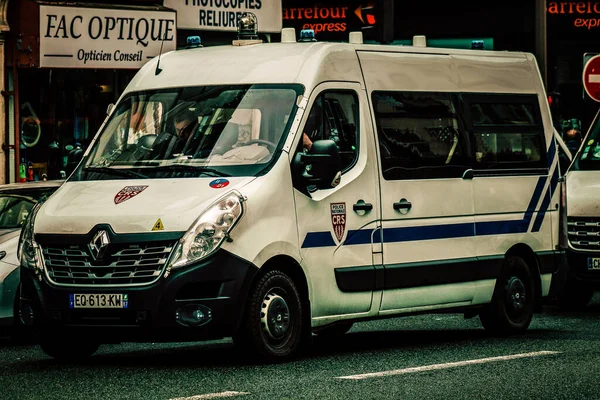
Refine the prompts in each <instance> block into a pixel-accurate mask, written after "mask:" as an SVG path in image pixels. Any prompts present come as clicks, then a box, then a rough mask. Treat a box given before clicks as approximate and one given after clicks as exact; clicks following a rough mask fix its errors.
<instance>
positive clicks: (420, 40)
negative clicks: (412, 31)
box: [413, 35, 427, 47]
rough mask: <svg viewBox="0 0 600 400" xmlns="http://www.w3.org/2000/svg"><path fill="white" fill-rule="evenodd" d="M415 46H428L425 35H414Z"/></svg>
mask: <svg viewBox="0 0 600 400" xmlns="http://www.w3.org/2000/svg"><path fill="white" fill-rule="evenodd" d="M413 46H414V47H427V38H426V37H425V36H423V35H416V36H413Z"/></svg>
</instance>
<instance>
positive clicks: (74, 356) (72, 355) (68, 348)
mask: <svg viewBox="0 0 600 400" xmlns="http://www.w3.org/2000/svg"><path fill="white" fill-rule="evenodd" d="M80 340H81V338H73V340H67V339H65V338H51V337H49V338H47V339H43V340H42V341H41V343H40V346H41V347H42V350H43V351H44V353H46V354H47V355H49V356H50V357H52V358H54V359H57V360H60V361H78V360H83V359H86V358H88V357H91V356H92V355H93V354H94V353H95V352H96V351H97V350H98V348H99V347H100V345H99V344H98V343H96V342H81V341H80Z"/></svg>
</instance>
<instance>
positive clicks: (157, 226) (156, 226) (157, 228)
mask: <svg viewBox="0 0 600 400" xmlns="http://www.w3.org/2000/svg"><path fill="white" fill-rule="evenodd" d="M152 230H153V231H164V230H165V226H164V225H163V223H162V221H161V220H160V218H159V219H158V221H156V223H155V224H154V226H153V227H152Z"/></svg>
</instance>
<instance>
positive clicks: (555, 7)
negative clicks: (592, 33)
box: [548, 1, 600, 30]
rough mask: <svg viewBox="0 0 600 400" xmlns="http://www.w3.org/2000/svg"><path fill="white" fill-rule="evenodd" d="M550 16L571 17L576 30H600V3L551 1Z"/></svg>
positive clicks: (549, 4)
mask: <svg viewBox="0 0 600 400" xmlns="http://www.w3.org/2000/svg"><path fill="white" fill-rule="evenodd" d="M548 14H549V15H552V16H570V17H571V18H572V23H573V26H574V27H575V28H580V29H588V30H590V29H594V28H600V1H549V2H548Z"/></svg>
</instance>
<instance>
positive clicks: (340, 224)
mask: <svg viewBox="0 0 600 400" xmlns="http://www.w3.org/2000/svg"><path fill="white" fill-rule="evenodd" d="M330 208H331V224H332V225H333V232H335V237H337V240H338V242H341V241H342V238H343V237H344V233H345V232H346V203H331V204H330Z"/></svg>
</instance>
